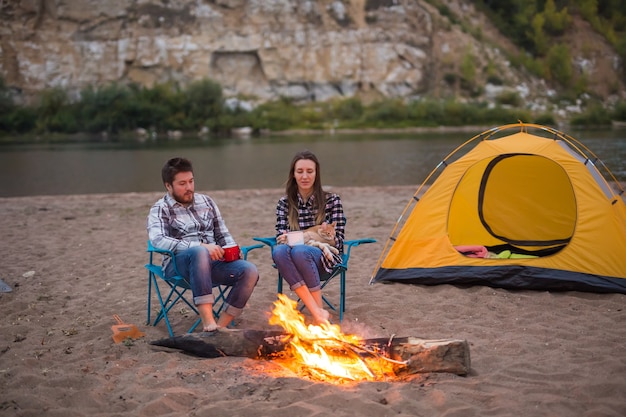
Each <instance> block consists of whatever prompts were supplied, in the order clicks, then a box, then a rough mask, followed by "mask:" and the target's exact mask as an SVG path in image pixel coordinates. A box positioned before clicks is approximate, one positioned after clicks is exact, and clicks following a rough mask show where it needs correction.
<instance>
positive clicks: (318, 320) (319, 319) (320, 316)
mask: <svg viewBox="0 0 626 417" xmlns="http://www.w3.org/2000/svg"><path fill="white" fill-rule="evenodd" d="M329 319H330V313H329V312H328V311H326V310H324V309H323V308H318V309H317V312H316V313H314V314H313V322H314V323H315V324H316V325H318V326H319V325H320V324H329Z"/></svg>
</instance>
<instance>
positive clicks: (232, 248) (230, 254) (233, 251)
mask: <svg viewBox="0 0 626 417" xmlns="http://www.w3.org/2000/svg"><path fill="white" fill-rule="evenodd" d="M223 249H224V262H232V261H236V260H237V259H240V257H241V251H240V250H239V245H228V246H224V247H223Z"/></svg>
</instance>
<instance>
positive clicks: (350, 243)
mask: <svg viewBox="0 0 626 417" xmlns="http://www.w3.org/2000/svg"><path fill="white" fill-rule="evenodd" d="M375 242H376V239H372V238H369V237H367V238H362V239H352V240H345V241H344V242H343V247H344V251H343V262H342V263H343V265H344V267H345V268H346V269H347V268H348V260H349V259H350V251H351V250H352V248H353V247H356V246H359V245H364V244H366V243H375Z"/></svg>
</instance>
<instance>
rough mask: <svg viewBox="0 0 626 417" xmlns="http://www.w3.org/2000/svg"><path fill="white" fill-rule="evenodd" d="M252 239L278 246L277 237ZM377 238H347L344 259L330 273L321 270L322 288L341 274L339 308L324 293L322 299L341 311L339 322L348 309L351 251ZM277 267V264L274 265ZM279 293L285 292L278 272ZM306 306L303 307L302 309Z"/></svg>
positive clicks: (271, 247)
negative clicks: (347, 277) (347, 276)
mask: <svg viewBox="0 0 626 417" xmlns="http://www.w3.org/2000/svg"><path fill="white" fill-rule="evenodd" d="M252 240H256V241H257V242H261V243H263V244H265V245H267V246H269V247H270V250H272V251H273V250H274V246H276V237H274V236H273V237H253V238H252ZM374 242H376V240H375V239H371V238H364V239H354V240H345V241H344V242H343V251H344V252H343V254H342V255H341V259H342V261H341V262H340V263H338V264H337V265H335V267H334V268H333V270H332V272H330V273H328V272H326V271H321V272H320V281H321V284H322V289H323V288H324V287H326V286H327V285H328V283H330V282H331V281H332V279H333V278H335V277H337V276H339V310H337V307H336V306H335V305H334V304H333V303H331V302H330V301H329V300H328V299H327V298H326V296H325V295H322V299H323V300H324V303H326V305H328V307H329V308H330V309H331V310H333V311H339V322H341V321H342V320H343V313H344V312H345V311H346V272H348V261H349V260H350V251H351V250H352V248H353V247H355V246H359V245H362V244H365V243H374ZM274 268H276V265H274ZM277 291H278V293H279V294H282V292H283V277H282V275H281V274H280V272H279V273H278V289H277ZM302 308H304V306H302V307H301V309H302Z"/></svg>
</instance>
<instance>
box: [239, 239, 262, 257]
mask: <svg viewBox="0 0 626 417" xmlns="http://www.w3.org/2000/svg"><path fill="white" fill-rule="evenodd" d="M262 247H263V245H261V244H260V243H258V244H256V245H249V246H241V253H242V254H243V259H248V252H250V251H251V250H255V249H259V248H262Z"/></svg>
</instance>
